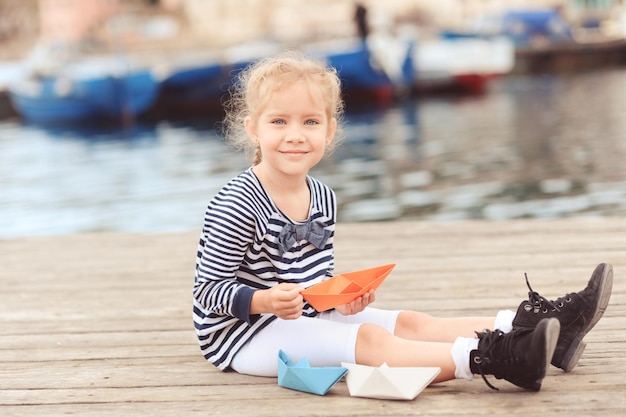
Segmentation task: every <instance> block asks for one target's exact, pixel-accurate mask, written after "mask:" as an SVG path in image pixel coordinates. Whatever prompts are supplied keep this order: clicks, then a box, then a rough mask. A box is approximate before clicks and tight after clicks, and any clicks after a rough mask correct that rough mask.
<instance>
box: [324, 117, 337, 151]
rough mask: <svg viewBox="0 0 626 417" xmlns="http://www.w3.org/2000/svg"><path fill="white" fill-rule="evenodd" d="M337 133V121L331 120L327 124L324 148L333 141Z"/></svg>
mask: <svg viewBox="0 0 626 417" xmlns="http://www.w3.org/2000/svg"><path fill="white" fill-rule="evenodd" d="M336 132H337V119H336V118H334V117H333V118H331V119H330V120H329V122H328V133H327V134H326V146H328V145H330V144H331V143H332V141H333V139H335V133H336Z"/></svg>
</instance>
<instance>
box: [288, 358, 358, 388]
mask: <svg viewBox="0 0 626 417" xmlns="http://www.w3.org/2000/svg"><path fill="white" fill-rule="evenodd" d="M346 372H348V369H347V368H344V367H342V366H326V367H320V368H312V367H311V366H310V365H309V362H308V361H307V360H306V358H302V360H301V361H300V362H298V363H295V362H293V361H292V360H291V359H289V356H287V354H286V353H285V352H283V351H282V350H280V351H279V352H278V385H280V386H281V387H285V388H289V389H294V390H297V391H304V392H309V393H311V394H317V395H325V394H326V393H327V392H328V390H329V389H331V387H332V386H333V385H335V384H336V383H337V382H339V380H341V378H343V376H344V375H345V374H346Z"/></svg>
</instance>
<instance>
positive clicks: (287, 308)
mask: <svg viewBox="0 0 626 417" xmlns="http://www.w3.org/2000/svg"><path fill="white" fill-rule="evenodd" d="M302 290H303V288H302V287H301V286H299V285H296V284H287V283H282V284H278V285H277V286H275V287H272V288H270V289H268V290H265V291H267V293H266V295H267V299H266V300H267V303H268V304H267V305H268V310H269V311H268V312H269V313H272V314H275V315H276V316H277V317H278V318H281V319H283V320H294V319H297V318H298V317H300V316H301V315H302V307H303V306H304V298H302V295H301V294H300V292H301V291H302Z"/></svg>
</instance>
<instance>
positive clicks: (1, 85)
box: [0, 61, 24, 119]
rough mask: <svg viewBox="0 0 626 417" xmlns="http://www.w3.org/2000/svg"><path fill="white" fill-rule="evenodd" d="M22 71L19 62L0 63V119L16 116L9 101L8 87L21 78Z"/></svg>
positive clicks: (21, 64) (21, 65)
mask: <svg viewBox="0 0 626 417" xmlns="http://www.w3.org/2000/svg"><path fill="white" fill-rule="evenodd" d="M23 71H24V69H23V63H22V62H21V61H4V62H0V119H6V118H9V117H14V116H16V115H17V114H16V112H15V109H14V108H13V105H12V104H11V100H10V99H9V86H10V85H12V84H13V83H15V81H16V80H18V79H19V78H20V77H21V76H22V73H23Z"/></svg>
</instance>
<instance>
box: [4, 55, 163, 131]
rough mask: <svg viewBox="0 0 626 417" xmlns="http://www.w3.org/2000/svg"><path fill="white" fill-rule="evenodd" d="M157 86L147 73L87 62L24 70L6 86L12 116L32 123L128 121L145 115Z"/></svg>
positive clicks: (119, 65) (104, 62)
mask: <svg viewBox="0 0 626 417" xmlns="http://www.w3.org/2000/svg"><path fill="white" fill-rule="evenodd" d="M158 89H159V85H158V82H157V80H156V79H155V77H154V76H153V74H152V72H151V71H150V70H149V69H132V68H128V64H124V63H120V62H113V61H111V60H110V59H107V60H93V61H90V62H80V63H77V64H73V65H68V66H64V67H60V68H57V69H55V70H53V71H49V72H38V71H35V70H33V71H30V73H29V74H27V75H26V76H25V77H24V78H22V79H20V80H18V81H16V82H15V83H14V84H13V85H12V86H9V89H8V90H9V98H10V100H11V103H12V105H13V106H14V108H15V110H16V111H17V112H18V114H19V115H20V116H21V117H22V118H24V119H25V120H27V121H30V122H35V123H67V122H89V121H95V120H99V121H102V120H112V121H121V122H125V121H129V120H133V119H134V118H136V117H138V116H139V115H141V114H142V113H143V112H145V111H146V110H147V109H148V108H149V107H150V106H151V105H152V103H153V102H154V100H155V99H156V97H157V93H158Z"/></svg>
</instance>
